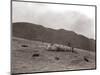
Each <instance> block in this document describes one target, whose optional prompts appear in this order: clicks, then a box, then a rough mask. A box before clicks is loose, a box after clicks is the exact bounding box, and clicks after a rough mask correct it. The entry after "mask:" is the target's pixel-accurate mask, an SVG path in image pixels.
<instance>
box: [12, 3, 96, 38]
mask: <svg viewBox="0 0 100 75" xmlns="http://www.w3.org/2000/svg"><path fill="white" fill-rule="evenodd" d="M12 6H13V8H12V21H13V22H30V23H35V24H40V25H43V26H45V27H48V28H53V29H65V30H71V31H74V32H76V33H78V34H82V35H84V36H86V37H89V38H94V39H95V7H92V6H77V5H61V4H44V3H29V2H13V3H12Z"/></svg>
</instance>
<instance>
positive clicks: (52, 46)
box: [47, 43, 74, 52]
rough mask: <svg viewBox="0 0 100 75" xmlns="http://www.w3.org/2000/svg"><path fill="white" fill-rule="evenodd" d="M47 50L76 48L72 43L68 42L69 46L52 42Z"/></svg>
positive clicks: (70, 49) (72, 49)
mask: <svg viewBox="0 0 100 75" xmlns="http://www.w3.org/2000/svg"><path fill="white" fill-rule="evenodd" d="M47 50H49V51H67V50H69V51H72V52H74V48H73V47H72V46H71V44H70V43H68V46H65V45H61V44H55V43H50V44H48V45H47Z"/></svg>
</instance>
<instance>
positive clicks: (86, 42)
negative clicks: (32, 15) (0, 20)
mask: <svg viewBox="0 0 100 75" xmlns="http://www.w3.org/2000/svg"><path fill="white" fill-rule="evenodd" d="M12 25H13V26H12V36H15V37H20V38H25V39H29V40H38V41H44V42H48V43H58V44H63V45H67V43H68V42H70V43H71V44H72V46H73V47H76V48H80V49H85V50H91V51H95V40H93V39H89V38H87V37H85V36H83V35H79V34H77V33H75V32H73V31H68V30H64V29H58V30H55V29H51V28H46V27H43V26H42V25H37V24H32V23H25V22H17V23H13V24H12Z"/></svg>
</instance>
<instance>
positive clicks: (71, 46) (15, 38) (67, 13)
mask: <svg viewBox="0 0 100 75" xmlns="http://www.w3.org/2000/svg"><path fill="white" fill-rule="evenodd" d="M11 12H12V13H11V15H12V16H11V18H12V22H11V23H12V25H11V73H12V74H25V73H40V72H59V71H74V70H92V69H96V28H95V27H96V7H95V5H81V4H67V3H65V4H64V3H52V2H51V3H50V2H35V1H18V0H13V1H12V10H11Z"/></svg>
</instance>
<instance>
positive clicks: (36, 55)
mask: <svg viewBox="0 0 100 75" xmlns="http://www.w3.org/2000/svg"><path fill="white" fill-rule="evenodd" d="M39 56H40V55H39V54H33V55H32V57H39Z"/></svg>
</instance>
